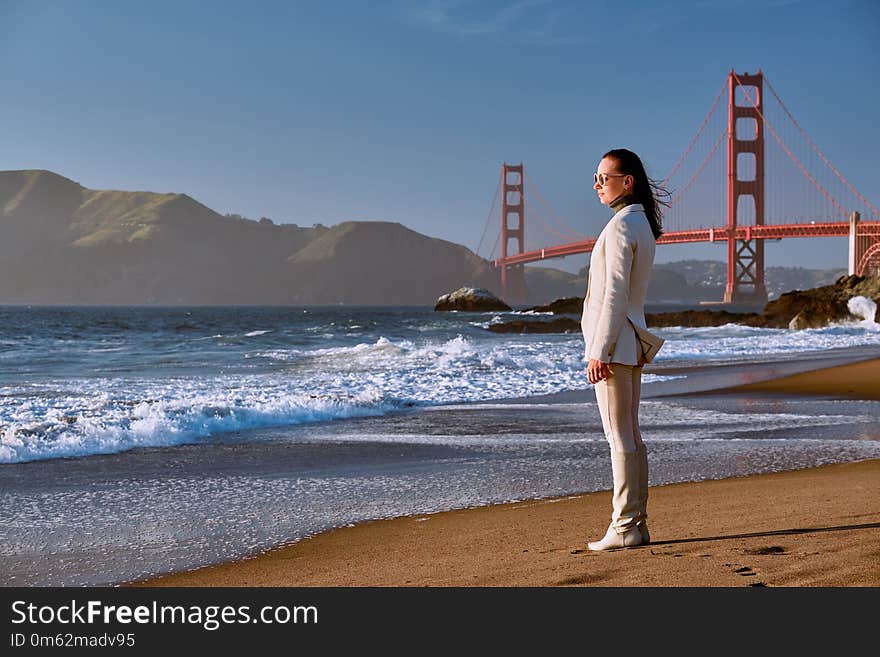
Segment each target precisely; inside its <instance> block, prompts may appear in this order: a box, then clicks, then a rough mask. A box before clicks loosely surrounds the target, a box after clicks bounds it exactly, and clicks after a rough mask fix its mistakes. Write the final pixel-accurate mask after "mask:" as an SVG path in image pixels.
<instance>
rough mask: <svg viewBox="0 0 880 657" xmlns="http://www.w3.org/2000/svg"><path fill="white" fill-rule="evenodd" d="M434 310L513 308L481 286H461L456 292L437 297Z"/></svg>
mask: <svg viewBox="0 0 880 657" xmlns="http://www.w3.org/2000/svg"><path fill="white" fill-rule="evenodd" d="M434 310H464V311H470V312H491V311H495V310H502V311H507V310H513V308H511V307H510V306H508V305H507V304H506V303H504V302H503V301H502V300H501V299H499V298H498V297H496V296H495V295H494V294H492V293H491V292H489V290H484V289H483V288H479V287H460V288H458V289H457V290H455V292H450V293H449V294H444V295H443V296H442V297H440V298H439V299H437V305H436V306H434Z"/></svg>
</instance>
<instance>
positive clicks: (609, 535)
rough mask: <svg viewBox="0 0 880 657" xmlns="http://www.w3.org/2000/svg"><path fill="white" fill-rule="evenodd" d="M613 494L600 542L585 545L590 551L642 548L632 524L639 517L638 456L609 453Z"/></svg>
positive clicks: (628, 453) (634, 524)
mask: <svg viewBox="0 0 880 657" xmlns="http://www.w3.org/2000/svg"><path fill="white" fill-rule="evenodd" d="M611 474H612V477H613V479H614V491H613V493H612V496H611V508H612V512H611V524H610V525H609V526H608V531H606V532H605V536H604V537H603V538H602V540H601V541H593V542H591V543H587V547H588V548H590V549H591V550H593V551H600V550H613V549H615V548H622V547H633V546H635V545H641V544H642V533H641V531H640V530H639V527H638V525H637V524H636V522H637V520H638V516H639V455H638V453H637V452H616V451H613V450H612V452H611Z"/></svg>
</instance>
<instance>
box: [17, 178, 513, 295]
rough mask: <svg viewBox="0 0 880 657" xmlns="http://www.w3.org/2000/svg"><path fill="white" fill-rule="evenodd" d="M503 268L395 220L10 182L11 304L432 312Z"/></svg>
mask: <svg viewBox="0 0 880 657" xmlns="http://www.w3.org/2000/svg"><path fill="white" fill-rule="evenodd" d="M465 284H472V285H477V286H480V287H486V288H489V289H497V288H498V275H497V272H496V271H495V270H494V268H493V267H492V266H491V263H489V262H488V261H485V260H483V259H481V258H478V257H477V256H475V255H474V254H473V253H471V252H470V251H468V250H467V249H466V248H465V247H462V246H459V245H456V244H453V243H451V242H446V241H444V240H439V239H435V238H430V237H427V236H424V235H420V234H419V233H416V232H414V231H411V230H410V229H408V228H406V227H404V226H402V225H400V224H399V223H392V222H344V223H342V224H339V225H337V226H334V227H332V228H327V227H324V226H320V225H316V226H315V227H312V228H301V227H299V226H296V225H293V224H280V225H276V224H275V223H273V222H272V221H271V220H267V219H263V220H260V221H254V220H250V219H245V218H242V217H238V216H223V215H221V214H219V213H217V212H215V211H214V210H212V209H210V208H208V207H206V206H204V205H202V204H201V203H199V202H198V201H196V200H194V199H192V198H191V197H189V196H187V195H185V194H158V193H153V192H123V191H99V190H91V189H87V188H85V187H83V186H81V185H79V184H78V183H76V182H74V181H72V180H69V179H67V178H64V177H62V176H59V175H57V174H55V173H52V172H50V171H35V170H30V171H3V172H0V303H31V304H162V305H165V304H168V305H174V304H186V305H200V304H208V305H210V304H325V303H326V304H330V303H333V304H336V303H348V304H401V305H430V304H433V303H435V302H436V300H437V298H438V297H439V296H440V295H442V294H444V293H446V292H448V291H449V290H451V289H455V288H457V287H459V286H461V285H465Z"/></svg>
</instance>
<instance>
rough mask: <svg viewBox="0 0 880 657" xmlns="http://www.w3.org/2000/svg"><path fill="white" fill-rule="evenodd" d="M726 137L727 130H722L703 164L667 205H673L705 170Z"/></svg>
mask: <svg viewBox="0 0 880 657" xmlns="http://www.w3.org/2000/svg"><path fill="white" fill-rule="evenodd" d="M726 136H727V130H722V132H721V134H720V135H718V139H717V140H715V145H714V146H713V147H712V149H711V150H710V151H709V154H708V155H707V156H706V158H705V159H704V160H703V163H702V164H700V166H699V167H697V170H696V172H695V173H694V175H692V176H691V178H690V180H688V181H687V182H686V183H685V184H684V187H682V188H681V191H679V192H678V193H677V194H676V195H675V196H673V197H672V198H671V199H669V204H670V205H673V204H674V203H675V202H676V201H677V200H678V199H679V198H681V196H682V194H684V193H685V192H686V191H687V189H688V187H690V186H691V184H693V182H694V181H695V180H696V179H697V177H698V176H699V175H700V174H701V173H702V172H703V169H705V168H706V165H707V164H708V163H709V160H711V159H712V156H713V155H715V151H717V150H718V147H719V146H720V145H721V142H722V141H723V140H724V138H725V137H726ZM667 180H668V178H667ZM664 182H665V181H664Z"/></svg>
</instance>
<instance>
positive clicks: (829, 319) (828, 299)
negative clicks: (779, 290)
mask: <svg viewBox="0 0 880 657" xmlns="http://www.w3.org/2000/svg"><path fill="white" fill-rule="evenodd" d="M853 297H865V298H867V299H871V300H872V301H874V303H880V278H873V277H867V276H841V277H840V278H838V279H837V280H836V281H835V282H834V284H833V285H824V286H822V287H817V288H813V289H812V290H793V291H791V292H786V293H785V294H782V295H780V297H779V298H778V299H774V300H773V301H771V302H769V303H768V304H767V305H766V306H765V307H764V311H763V312H762V313H761V314H760V315H759V316H758V317H757V318H756V319H754V320H751V321H748V322H745V323H748V324H749V326H762V327H766V328H789V326H790V325H791V324H792V323H794V326H792V328H794V327H797V328H819V327H822V326H827V325H828V324H831V323H833V322H843V321H855V320H861V319H863V318H862V317H857V316H856V315H853V314H852V313H851V312H850V309H849V306H848V302H849V300H850V299H852V298H853Z"/></svg>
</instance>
